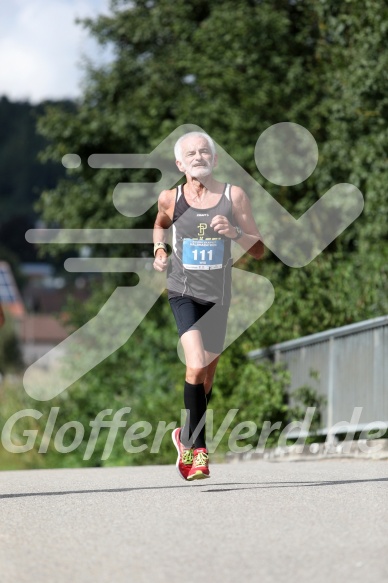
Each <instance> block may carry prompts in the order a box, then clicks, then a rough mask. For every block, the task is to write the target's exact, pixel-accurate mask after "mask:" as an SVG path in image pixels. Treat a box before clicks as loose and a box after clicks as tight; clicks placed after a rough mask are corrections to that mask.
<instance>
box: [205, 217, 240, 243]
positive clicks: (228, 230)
mask: <svg viewBox="0 0 388 583" xmlns="http://www.w3.org/2000/svg"><path fill="white" fill-rule="evenodd" d="M210 226H211V227H212V228H213V229H214V230H215V231H216V233H219V234H220V235H225V237H229V238H230V239H234V238H235V237H236V229H235V228H234V227H233V225H231V224H230V222H229V221H228V219H227V218H226V217H224V216H222V215H216V216H215V217H214V218H213V219H212V222H211V223H210Z"/></svg>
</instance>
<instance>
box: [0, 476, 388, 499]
mask: <svg viewBox="0 0 388 583" xmlns="http://www.w3.org/2000/svg"><path fill="white" fill-rule="evenodd" d="M371 482H388V478H371V479H369V480H367V479H365V480H327V481H320V482H304V481H301V482H269V483H268V482H261V483H260V482H248V483H247V482H244V483H239V482H238V483H236V482H232V483H227V484H212V486H213V487H212V488H211V489H210V490H209V489H207V487H205V489H201V492H204V493H210V492H233V491H237V490H255V489H274V488H301V487H302V488H306V487H307V488H311V487H321V486H338V485H346V484H365V483H371ZM203 485H204V484H203V483H197V484H185V485H183V484H182V485H181V486H142V487H135V488H102V489H100V490H65V491H59V492H20V493H16V494H0V499H6V498H24V497H28V496H66V495H68V494H100V493H103V492H106V493H118V492H136V491H141V490H170V489H172V488H173V489H175V488H179V489H180V488H187V487H190V486H196V487H197V488H198V487H199V486H203ZM214 486H242V487H241V488H234V487H230V488H214Z"/></svg>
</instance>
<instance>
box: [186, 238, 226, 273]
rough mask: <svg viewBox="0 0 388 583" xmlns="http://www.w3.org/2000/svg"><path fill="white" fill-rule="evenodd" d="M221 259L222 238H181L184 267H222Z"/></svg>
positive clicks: (222, 254)
mask: <svg viewBox="0 0 388 583" xmlns="http://www.w3.org/2000/svg"><path fill="white" fill-rule="evenodd" d="M223 259H224V240H223V239H183V252H182V263H183V267H184V268H185V269H222V262H223Z"/></svg>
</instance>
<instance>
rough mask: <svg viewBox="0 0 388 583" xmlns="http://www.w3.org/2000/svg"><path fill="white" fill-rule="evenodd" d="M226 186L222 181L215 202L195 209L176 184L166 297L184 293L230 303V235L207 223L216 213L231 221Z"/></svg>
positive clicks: (210, 300)
mask: <svg viewBox="0 0 388 583" xmlns="http://www.w3.org/2000/svg"><path fill="white" fill-rule="evenodd" d="M230 190H231V185H230V184H225V188H224V191H223V193H222V196H221V198H220V200H219V201H218V203H217V204H216V205H215V206H213V207H211V208H208V209H196V208H194V207H192V206H190V205H189V204H188V202H187V200H186V198H185V195H184V185H183V186H182V185H180V186H178V187H177V190H176V198H175V207H174V216H173V225H172V234H173V240H172V254H171V257H170V262H169V267H168V271H167V289H168V297H169V298H171V297H176V296H187V297H192V298H194V299H195V300H196V301H198V302H200V303H209V302H210V303H217V304H221V305H229V304H230V297H231V281H232V257H231V252H230V247H231V239H230V238H229V237H224V236H223V235H220V234H219V233H217V232H216V231H214V229H212V227H210V223H211V221H212V219H213V218H214V217H215V216H216V215H223V216H225V217H227V219H228V220H229V222H230V223H231V224H234V220H233V213H232V201H231V196H230Z"/></svg>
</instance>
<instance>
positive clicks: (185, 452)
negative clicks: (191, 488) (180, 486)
mask: <svg viewBox="0 0 388 583" xmlns="http://www.w3.org/2000/svg"><path fill="white" fill-rule="evenodd" d="M180 433H181V428H180V427H177V428H176V429H174V431H173V432H172V436H171V438H172V441H173V443H174V445H175V447H176V449H177V452H178V459H177V460H176V464H175V465H176V469H177V470H178V474H179V475H180V476H181V477H182V478H183V479H184V480H187V476H188V475H189V472H190V470H191V466H192V464H193V457H194V450H193V449H188V448H186V447H185V446H184V445H183V443H182V442H181V440H180Z"/></svg>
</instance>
